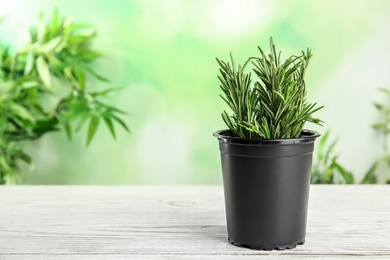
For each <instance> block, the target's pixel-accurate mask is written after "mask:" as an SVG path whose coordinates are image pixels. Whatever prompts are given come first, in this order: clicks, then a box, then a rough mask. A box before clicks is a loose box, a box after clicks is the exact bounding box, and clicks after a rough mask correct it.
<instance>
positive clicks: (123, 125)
mask: <svg viewBox="0 0 390 260" xmlns="http://www.w3.org/2000/svg"><path fill="white" fill-rule="evenodd" d="M111 118H112V119H114V120H115V121H116V122H118V124H120V125H121V126H122V127H123V128H124V129H125V130H126V131H127V132H128V133H130V132H131V131H130V129H129V127H128V126H127V125H126V123H125V122H123V120H122V119H120V118H119V117H117V116H116V115H114V114H111Z"/></svg>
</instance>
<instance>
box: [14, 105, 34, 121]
mask: <svg viewBox="0 0 390 260" xmlns="http://www.w3.org/2000/svg"><path fill="white" fill-rule="evenodd" d="M9 108H10V110H11V111H13V113H15V114H16V115H18V116H19V117H21V118H23V119H25V120H28V121H30V122H35V118H34V117H33V116H32V115H31V114H30V112H28V110H27V109H25V108H24V107H23V106H21V105H19V104H18V103H12V104H11V105H10V107H9Z"/></svg>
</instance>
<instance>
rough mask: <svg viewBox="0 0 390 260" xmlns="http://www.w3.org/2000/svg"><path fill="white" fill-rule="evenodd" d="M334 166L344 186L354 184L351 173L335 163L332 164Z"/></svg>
mask: <svg viewBox="0 0 390 260" xmlns="http://www.w3.org/2000/svg"><path fill="white" fill-rule="evenodd" d="M334 165H335V167H336V169H337V170H338V171H339V172H340V174H341V176H342V177H343V179H344V181H345V183H346V184H354V183H355V180H354V178H353V175H352V173H350V172H349V171H347V170H346V169H344V167H342V166H341V165H340V164H338V163H337V162H334Z"/></svg>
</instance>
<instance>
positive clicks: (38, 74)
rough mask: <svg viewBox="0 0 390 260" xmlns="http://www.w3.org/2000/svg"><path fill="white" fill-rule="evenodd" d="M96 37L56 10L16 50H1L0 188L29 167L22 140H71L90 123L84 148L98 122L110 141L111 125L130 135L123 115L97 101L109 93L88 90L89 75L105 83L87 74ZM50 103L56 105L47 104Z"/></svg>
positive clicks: (34, 27) (14, 179)
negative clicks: (22, 165)
mask: <svg viewBox="0 0 390 260" xmlns="http://www.w3.org/2000/svg"><path fill="white" fill-rule="evenodd" d="M95 35H96V31H95V29H94V28H93V27H91V26H88V25H81V24H77V23H74V22H73V19H72V18H63V17H60V16H59V15H58V12H57V10H55V11H54V14H53V17H52V19H51V20H50V21H49V22H46V21H45V20H44V17H43V15H42V14H41V15H40V17H39V20H38V22H37V24H36V25H35V26H32V27H31V28H30V30H29V32H28V39H27V43H26V44H25V46H24V47H23V48H22V49H21V50H19V51H15V52H14V53H11V52H10V51H9V49H10V48H9V47H4V46H0V121H1V122H0V183H13V182H15V181H17V179H18V178H19V176H18V174H19V167H18V162H19V161H24V162H26V163H30V162H31V159H30V157H29V156H28V155H27V154H26V153H24V152H23V141H25V140H35V139H38V138H40V137H41V136H42V135H44V134H46V133H48V132H50V131H58V130H60V131H62V130H64V131H65V132H66V134H67V136H68V137H69V139H70V138H71V137H72V132H75V131H78V130H80V128H81V127H82V126H83V125H84V124H85V123H86V122H89V123H88V124H89V126H88V131H87V141H86V145H87V146H88V145H89V144H90V142H91V140H92V139H93V137H94V135H95V133H96V129H97V128H98V126H99V122H100V121H102V120H103V121H104V122H105V123H106V125H107V127H108V129H109V131H110V133H111V134H112V136H113V137H114V138H115V130H114V124H113V122H115V123H118V124H119V125H121V126H122V127H123V128H124V129H125V130H126V131H129V129H128V127H127V125H126V124H125V123H124V122H123V120H122V119H120V117H119V116H118V114H123V113H124V112H123V111H121V110H119V109H117V108H115V107H112V106H109V105H107V104H105V103H103V102H102V101H101V98H102V97H104V96H106V95H107V93H109V92H110V91H111V90H113V89H106V90H103V91H100V92H91V91H90V90H89V86H88V85H87V82H86V79H87V75H88V74H89V75H91V76H93V77H95V78H97V79H98V80H101V81H107V80H106V79H105V78H104V77H102V76H101V75H99V74H98V73H96V72H95V71H93V70H92V69H91V63H92V62H93V61H94V60H96V59H97V58H99V57H101V56H102V55H101V54H100V53H99V52H97V51H95V50H94V49H93V48H92V47H91V45H92V42H93V39H94V37H95ZM53 98H55V100H56V102H55V104H54V105H50V104H48V102H47V100H48V99H53ZM101 119H102V120H101Z"/></svg>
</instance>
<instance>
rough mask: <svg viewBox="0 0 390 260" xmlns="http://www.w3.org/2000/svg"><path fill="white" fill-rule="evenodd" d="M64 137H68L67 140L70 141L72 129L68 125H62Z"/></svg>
mask: <svg viewBox="0 0 390 260" xmlns="http://www.w3.org/2000/svg"><path fill="white" fill-rule="evenodd" d="M64 128H65V133H66V136H67V137H68V140H72V129H71V127H70V125H69V124H68V123H66V124H65V125H64Z"/></svg>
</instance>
